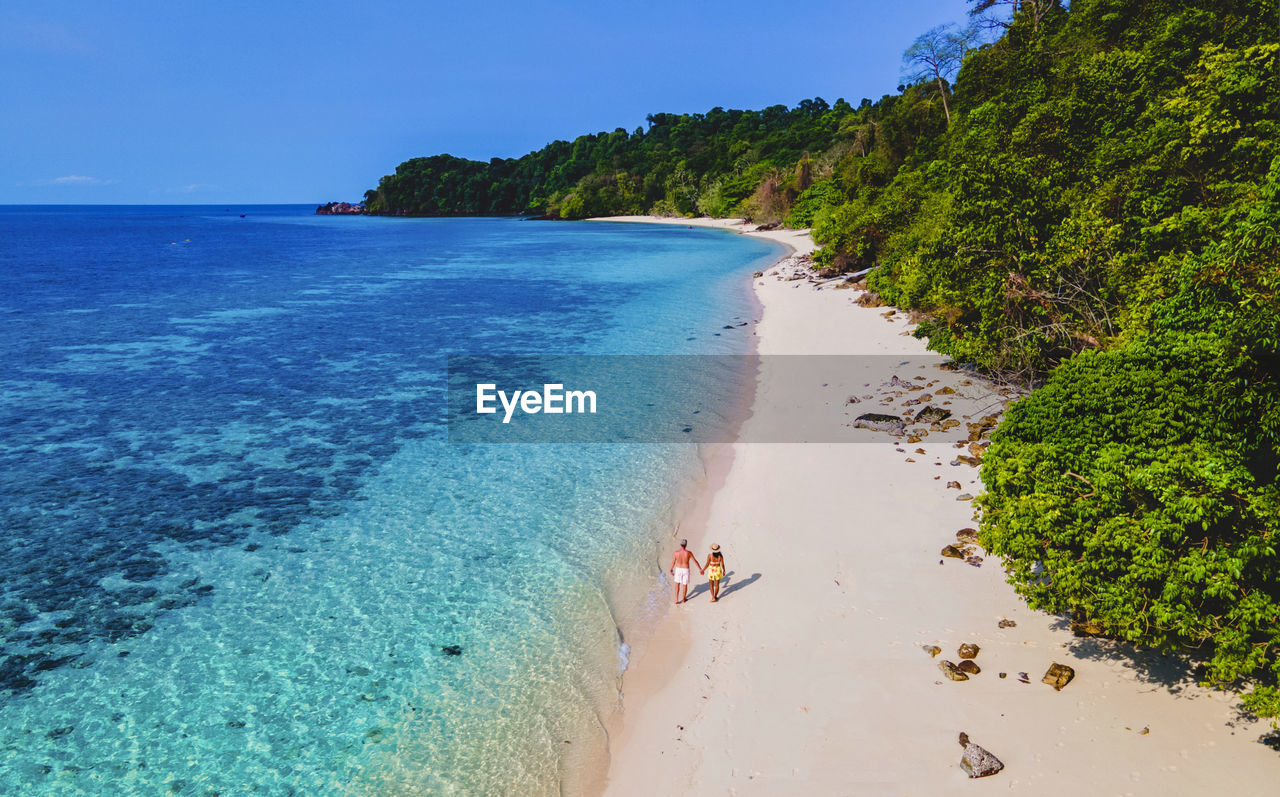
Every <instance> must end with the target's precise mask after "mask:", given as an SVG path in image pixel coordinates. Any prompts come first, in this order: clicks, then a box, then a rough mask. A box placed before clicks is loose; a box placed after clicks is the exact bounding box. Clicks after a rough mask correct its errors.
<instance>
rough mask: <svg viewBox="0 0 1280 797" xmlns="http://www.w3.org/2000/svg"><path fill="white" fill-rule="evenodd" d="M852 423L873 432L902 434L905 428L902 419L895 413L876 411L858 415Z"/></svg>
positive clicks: (858, 427) (856, 426)
mask: <svg viewBox="0 0 1280 797" xmlns="http://www.w3.org/2000/svg"><path fill="white" fill-rule="evenodd" d="M853 425H854V427H855V428H857V429H870V430H871V431H873V432H888V433H889V434H895V435H897V434H902V432H903V430H905V429H906V428H907V425H906V424H905V423H903V422H902V419H901V418H899V417H897V416H896V415H882V414H880V413H878V412H868V413H866V414H865V415H859V416H858V417H857V418H855V419H854V421H853Z"/></svg>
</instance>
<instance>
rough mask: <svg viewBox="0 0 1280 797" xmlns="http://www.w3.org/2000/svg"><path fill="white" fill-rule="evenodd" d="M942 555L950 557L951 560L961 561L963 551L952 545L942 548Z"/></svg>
mask: <svg viewBox="0 0 1280 797" xmlns="http://www.w3.org/2000/svg"><path fill="white" fill-rule="evenodd" d="M942 555H943V556H947V557H950V558H952V559H963V558H964V551H962V550H960V549H959V548H957V547H956V546H954V545H947V546H944V547H943V549H942Z"/></svg>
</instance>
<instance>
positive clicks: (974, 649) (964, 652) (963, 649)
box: [957, 642, 982, 659]
mask: <svg viewBox="0 0 1280 797" xmlns="http://www.w3.org/2000/svg"><path fill="white" fill-rule="evenodd" d="M981 650H982V648H980V647H978V646H977V645H975V644H973V643H972V642H965V643H964V644H963V645H961V646H960V650H959V651H957V652H958V653H959V654H960V658H962V659H976V658H977V657H978V652H979V651H981Z"/></svg>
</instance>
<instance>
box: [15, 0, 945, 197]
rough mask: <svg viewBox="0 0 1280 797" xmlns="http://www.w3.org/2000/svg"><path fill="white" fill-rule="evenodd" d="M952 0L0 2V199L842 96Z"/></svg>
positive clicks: (267, 180) (374, 166)
mask: <svg viewBox="0 0 1280 797" xmlns="http://www.w3.org/2000/svg"><path fill="white" fill-rule="evenodd" d="M966 8H967V5H966V3H965V2H964V0H902V2H897V3H885V2H867V1H864V0H844V1H843V2H838V1H837V0H825V1H820V2H808V1H807V0H792V2H789V3H778V2H776V1H775V2H756V0H735V1H734V2H717V1H712V0H707V1H705V2H700V1H699V0H682V1H681V2H669V1H668V0H643V1H642V2H634V3H633V2H625V3H624V2H610V0H594V1H592V2H556V1H555V0H541V2H537V3H533V2H528V0H525V1H524V2H511V3H508V2H502V1H500V0H482V1H481V2H467V3H457V2H455V3H441V2H435V0H419V2H404V3H398V2H379V0H344V1H343V2H328V0H310V1H309V2H296V3H295V2H272V0H266V1H265V2H263V0H258V2H253V3H249V2H239V0H221V2H217V3H208V2H183V1H182V0H178V1H177V2H174V1H173V0H170V1H169V2H161V1H160V0H156V2H145V3H144V2H132V1H131V0H113V2H110V3H104V2H101V0H94V1H93V2H76V1H74V0H46V1H45V2H39V3H18V2H12V3H4V4H0V204H98V203H105V204H202V203H213V204H223V203H239V204H250V203H317V204H318V203H321V202H327V201H353V202H354V201H359V200H360V199H362V198H363V195H364V191H365V190H366V189H368V188H372V187H374V186H375V185H376V184H377V181H378V178H379V177H381V176H382V175H384V174H387V173H389V172H392V171H394V170H395V167H396V165H397V164H399V163H400V162H401V161H404V160H406V159H408V158H412V157H417V156H423V155H434V154H438V153H449V154H452V155H457V156H459V157H466V158H476V159H481V160H487V159H489V158H491V157H518V156H520V155H523V154H525V153H527V152H530V151H532V150H535V149H539V148H541V147H543V146H545V145H546V144H548V143H549V142H551V141H554V140H556V139H566V140H572V139H573V138H575V137H576V136H579V135H582V134H584V133H594V132H601V131H611V130H614V129H615V128H618V127H623V128H626V129H627V130H634V129H635V128H636V127H643V126H644V125H645V116H646V115H647V114H650V113H658V112H668V113H700V112H705V111H707V110H710V109H711V108H714V107H717V106H719V107H723V108H744V109H758V108H764V107H767V106H769V105H777V104H784V105H789V106H791V105H795V104H796V103H798V102H799V101H801V100H803V99H807V98H812V97H822V98H823V99H825V100H827V101H828V102H835V100H836V99H838V98H841V97H843V98H844V99H846V100H848V101H849V102H851V103H853V104H854V105H856V104H857V103H858V101H859V100H860V99H861V98H863V97H869V98H872V99H876V98H879V97H880V96H881V95H883V94H886V93H892V92H894V91H895V90H896V89H897V86H898V84H899V83H901V82H902V80H901V66H902V61H901V56H902V51H903V50H905V49H906V48H907V47H908V46H909V45H910V44H911V42H912V41H913V40H914V39H915V37H916V36H918V35H919V34H921V33H923V32H924V31H925V30H927V29H928V28H931V27H933V26H934V25H938V24H943V23H948V22H956V23H963V22H964V21H965V11H966Z"/></svg>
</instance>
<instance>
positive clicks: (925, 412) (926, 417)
mask: <svg viewBox="0 0 1280 797" xmlns="http://www.w3.org/2000/svg"><path fill="white" fill-rule="evenodd" d="M950 417H951V410H944V409H943V408H941V407H935V406H933V405H932V404H930V405H929V406H927V407H925V408H924V409H922V410H920V411H919V412H917V413H916V418H915V422H916V423H941V422H943V421H945V420H946V419H947V418H950Z"/></svg>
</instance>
